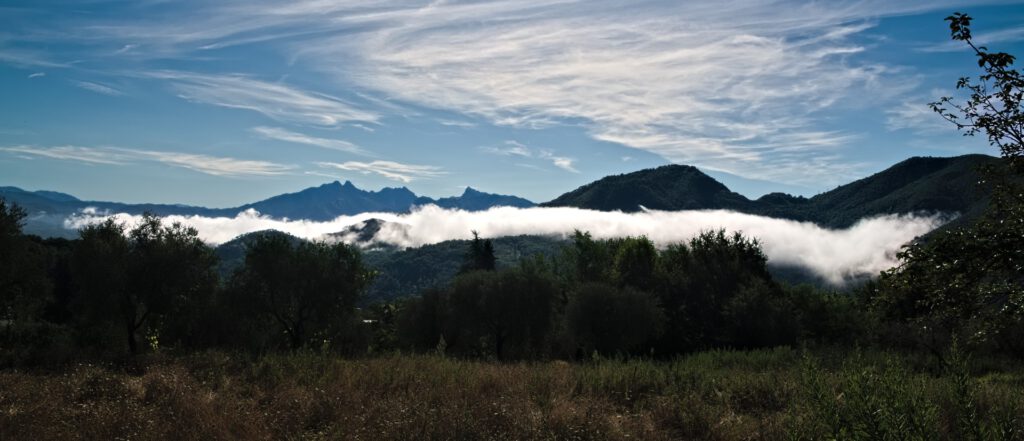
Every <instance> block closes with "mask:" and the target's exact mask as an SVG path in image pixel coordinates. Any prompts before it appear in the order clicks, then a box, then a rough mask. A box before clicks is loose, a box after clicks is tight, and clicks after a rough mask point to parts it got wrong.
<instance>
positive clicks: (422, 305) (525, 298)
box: [398, 266, 559, 359]
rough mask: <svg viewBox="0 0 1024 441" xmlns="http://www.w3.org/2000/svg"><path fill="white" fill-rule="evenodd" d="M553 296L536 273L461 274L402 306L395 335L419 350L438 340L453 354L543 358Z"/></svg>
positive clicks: (551, 284) (549, 283) (544, 276)
mask: <svg viewBox="0 0 1024 441" xmlns="http://www.w3.org/2000/svg"><path fill="white" fill-rule="evenodd" d="M558 295H559V290H558V286H557V284H556V281H555V279H554V277H553V276H552V275H551V274H550V273H548V272H546V271H542V270H541V269H538V268H531V267H529V266H524V267H520V268H510V269H503V270H500V271H474V272H469V273H465V274H462V275H460V276H458V277H456V278H455V280H453V281H452V284H451V287H450V288H449V289H445V290H440V289H434V290H428V291H427V292H425V293H424V295H423V296H422V297H421V298H419V299H415V300H409V301H407V302H406V303H405V305H404V307H403V309H402V310H400V314H399V319H398V323H399V335H400V336H402V339H403V340H404V342H405V343H406V344H407V345H409V346H411V347H414V348H418V349H421V350H430V349H434V348H436V347H437V345H438V344H439V342H440V341H444V342H445V343H444V346H445V348H446V350H447V351H448V352H450V353H453V354H464V355H483V356H487V355H492V356H494V357H496V358H498V359H505V358H536V357H543V356H546V355H547V354H548V353H549V348H550V345H551V339H552V336H553V333H554V324H555V312H556V307H557V305H558V301H559V298H558Z"/></svg>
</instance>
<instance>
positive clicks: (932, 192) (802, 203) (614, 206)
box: [0, 155, 999, 237]
mask: <svg viewBox="0 0 1024 441" xmlns="http://www.w3.org/2000/svg"><path fill="white" fill-rule="evenodd" d="M998 164H999V162H998V160H997V159H996V158H994V157H991V156H986V155H965V156H958V157H951V158H922V157H915V158H910V159H907V160H905V161H902V162H900V163H898V164H896V165H894V166H892V167H890V168H888V169H886V170H884V171H882V172H879V173H877V174H874V175H872V176H869V177H867V178H864V179H861V180H858V181H854V182H851V183H849V184H846V185H843V186H840V187H837V188H836V189H834V190H831V191H828V192H825V193H821V194H819V195H816V196H814V197H811V198H804V197H798V196H791V195H787V194H781V193H772V194H767V195H765V196H762V197H760V198H758V199H756V200H751V199H748V198H746V197H744V196H743V195H740V194H738V193H735V192H733V191H731V190H729V188H728V187H726V186H725V185H723V184H722V183H720V182H718V181H716V180H715V179H713V178H711V177H710V176H708V175H706V174H704V173H703V172H701V171H700V170H698V169H697V168H695V167H691V166H686V165H667V166H663V167H659V168H654V169H647V170H640V171H637V172H633V173H628V174H623V175H615V176H608V177H605V178H603V179H600V180H598V181H595V182H592V183H590V184H587V185H584V186H582V187H580V188H578V189H576V190H573V191H570V192H568V193H565V194H563V195H561V196H559V197H557V198H555V199H554V200H552V201H550V202H547V203H543V204H541V206H543V207H576V208H585V209H592V210H600V211H622V212H626V213H630V212H637V211H641V210H643V209H645V208H646V209H652V210H665V211H679V210H708V209H724V210H731V211H735V212H739V213H746V214H754V215H761V216H768V217H773V218H781V219H789V220H797V221H808V222H813V223H815V224H818V225H820V226H823V227H828V228H846V227H849V226H851V225H853V224H854V223H856V222H857V221H858V220H860V219H863V218H865V217H870V216H877V215H882V214H901V213H927V214H934V213H948V214H959V215H960V216H961V218H963V219H969V218H973V217H974V216H975V215H976V214H977V213H979V212H980V210H981V209H983V208H984V207H985V206H986V204H987V190H986V189H985V188H983V187H982V186H979V185H978V182H979V181H980V180H981V179H980V177H979V175H978V169H979V167H985V166H998ZM0 197H4V198H6V199H8V200H9V201H12V202H15V203H17V204H19V205H21V206H22V207H24V208H25V209H26V210H27V211H28V213H29V219H28V222H27V225H26V231H27V232H29V233H32V234H39V235H43V236H66V237H67V236H73V235H74V231H73V230H68V229H66V228H64V225H63V221H64V219H66V218H67V217H68V216H71V215H73V214H75V213H78V212H81V211H82V210H85V209H94V210H96V211H97V212H98V213H126V214H141V213H143V212H151V213H154V214H157V215H161V216H166V215H185V216H191V215H195V216H203V217H234V216H236V215H237V214H238V213H239V212H242V211H245V210H250V209H252V210H255V211H257V212H259V213H260V214H262V215H264V216H269V217H271V218H275V219H292V220H295V219H305V220H311V221H328V220H332V219H335V218H337V217H339V216H351V215H356V214H360V213H368V212H380V213H408V212H409V211H410V210H412V209H413V208H414V207H417V206H426V205H437V206H439V207H441V208H448V209H461V210H466V211H482V210H487V209H490V208H492V207H499V206H510V207H519V208H527V207H532V206H534V203H533V202H530V201H528V200H526V199H523V198H519V197H516V196H506V195H498V194H491V193H484V192H480V191H477V190H474V189H472V188H466V190H465V191H464V192H463V194H462V195H460V196H455V197H447V198H440V199H437V200H435V199H431V198H428V197H423V196H417V195H416V194H415V193H413V192H412V191H411V190H409V189H408V188H405V187H401V188H383V189H381V190H379V191H366V190H361V189H359V188H356V186H355V185H353V184H352V183H351V182H345V183H344V184H342V183H340V182H337V181H335V182H331V183H327V184H324V185H321V186H318V187H310V188H307V189H304V190H302V191H299V192H295V193H287V194H282V195H278V196H274V197H271V198H268V199H265V200H262V201H258V202H254V203H250V204H245V205H241V206H238V207H233V208H207V207H196V206H188V205H173V204H172V205H167V204H123V203H117V202H98V201H82V200H79V199H78V198H75V197H74V196H72V195H68V194H64V193H58V192H52V191H35V192H29V191H25V190H21V189H19V188H15V187H0ZM377 229H379V226H378V228H377Z"/></svg>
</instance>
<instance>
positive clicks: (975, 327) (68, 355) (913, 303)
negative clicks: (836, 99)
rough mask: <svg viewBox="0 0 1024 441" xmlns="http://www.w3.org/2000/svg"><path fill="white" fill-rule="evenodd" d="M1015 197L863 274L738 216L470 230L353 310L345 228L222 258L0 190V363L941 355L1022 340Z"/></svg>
mask: <svg viewBox="0 0 1024 441" xmlns="http://www.w3.org/2000/svg"><path fill="white" fill-rule="evenodd" d="M997 200H998V201H1002V202H1005V201H1007V200H1008V199H1006V198H1003V197H1000V198H997ZM1022 206H1024V204H1019V203H1002V204H1001V205H998V206H995V207H994V208H993V209H992V210H990V213H989V214H988V216H987V217H985V218H984V219H983V220H982V221H981V222H978V223H977V224H975V225H973V226H970V227H965V228H961V229H955V230H949V231H945V232H942V233H940V234H937V235H936V236H934V237H932V238H931V239H930V240H928V241H926V242H920V243H915V244H912V245H911V246H909V247H907V248H906V249H905V250H904V252H903V253H902V254H901V255H900V258H901V259H902V260H901V262H902V263H901V265H900V266H898V267H896V268H894V269H892V270H890V271H887V272H885V273H883V274H882V276H881V277H880V278H879V279H878V280H877V281H875V282H871V283H869V284H867V285H866V286H864V287H862V288H860V289H857V290H854V291H853V292H844V293H837V292H828V291H824V290H821V289H818V288H814V287H811V286H806V285H801V286H790V285H786V284H780V283H779V282H777V281H776V280H774V279H773V278H772V276H771V274H770V273H769V272H768V270H767V266H766V261H767V259H766V257H765V255H764V253H763V251H762V250H761V247H760V245H759V244H758V242H757V241H756V240H755V239H753V238H748V237H744V236H743V235H741V234H738V233H735V234H727V233H726V232H724V231H707V232H704V233H702V234H700V235H699V236H697V237H695V238H693V239H691V240H690V241H688V242H686V243H679V244H674V245H670V246H668V247H665V248H661V249H659V248H657V247H655V246H654V244H653V243H652V242H651V241H650V240H648V239H647V238H644V237H628V238H620V239H612V240H595V239H593V238H592V237H591V236H590V235H589V234H587V233H583V232H577V233H575V235H574V236H573V237H572V238H571V240H570V241H569V242H568V245H566V246H564V248H563V249H562V252H561V253H560V254H557V255H554V256H547V257H545V256H541V255H537V256H533V257H530V258H525V259H522V260H521V261H519V262H518V263H517V264H513V265H505V266H503V267H502V268H498V265H497V262H496V260H497V259H496V258H495V250H494V246H493V244H492V242H491V241H490V240H486V239H482V238H480V237H474V239H473V240H472V241H471V242H469V246H468V247H467V248H468V249H467V251H466V255H465V258H464V261H463V264H462V266H461V268H460V270H459V274H458V275H457V276H456V277H454V279H453V280H451V281H450V282H449V283H447V284H443V285H440V286H437V287H434V288H430V289H426V290H424V291H423V292H422V293H420V295H418V296H413V297H409V298H404V299H399V300H396V301H392V302H390V303H379V304H375V305H372V306H369V307H365V308H363V309H360V308H358V307H357V306H359V305H361V304H363V303H362V302H361V301H362V300H363V299H364V298H365V296H366V292H367V288H368V286H369V285H370V283H371V282H372V281H373V280H374V278H375V277H377V276H378V275H379V274H378V273H377V271H376V270H375V269H373V268H371V267H369V266H368V265H367V264H366V263H365V262H364V260H363V258H362V255H361V254H360V252H359V251H358V249H356V248H354V247H351V246H348V245H345V244H342V243H336V244H329V243H323V242H307V241H302V240H297V239H295V238H291V237H289V236H287V235H281V234H273V233H263V234H257V237H255V238H254V239H253V240H251V241H248V242H247V244H246V249H245V257H244V262H243V263H242V264H241V265H240V266H239V267H238V268H236V269H235V270H234V271H233V272H232V273H231V274H228V275H225V276H222V275H220V274H219V273H218V258H217V256H216V254H215V253H214V252H213V250H212V249H211V248H210V247H209V246H207V245H206V244H205V243H203V242H202V241H201V240H200V239H199V237H198V234H197V232H196V230H194V229H192V228H189V227H185V226H183V225H180V224H171V225H167V224H165V223H163V222H162V221H161V219H160V218H158V217H154V216H145V217H144V218H143V219H142V220H141V221H140V222H139V223H138V224H136V225H123V224H119V223H117V222H116V221H114V220H113V219H110V220H107V221H105V222H102V223H99V224H95V225H90V226H87V227H85V228H83V229H82V230H80V232H79V237H78V238H77V239H75V240H64V239H41V238H39V237H35V236H27V235H24V234H22V232H21V225H22V220H23V219H24V217H25V213H24V212H23V211H22V210H21V209H19V208H18V207H16V206H13V205H9V204H6V203H5V202H3V201H2V200H0V296H2V297H0V302H2V303H0V345H2V346H0V349H2V352H0V363H3V364H4V365H13V364H32V363H50V362H59V361H62V360H69V359H75V358H80V357H100V358H119V357H124V356H128V355H132V354H137V353H140V352H150V351H191V350H200V349H207V348H220V349H227V350H232V351H240V352H247V353H253V354H262V353H268V352H275V351H294V350H299V349H303V350H313V351H325V352H332V353H339V354H348V355H359V354H367V353H381V352H392V351H415V352H437V353H442V354H446V355H451V356H460V357H482V358H488V359H497V360H519V359H550V358H561V359H585V358H591V357H594V356H595V355H599V356H642V357H655V358H670V357H674V356H677V355H680V354H685V353H690V352H694V351H699V350H705V349H714V348H734V349H752V348H763V347H774V346H794V345H829V346H836V345H840V346H842V345H860V346H868V345H876V346H883V347H890V348H891V347H897V348H908V349H924V350H926V351H929V352H932V353H934V354H936V355H938V356H940V357H941V356H942V354H943V353H944V352H945V351H946V349H948V347H949V346H950V345H951V344H952V343H953V342H954V341H959V342H960V344H961V346H963V347H967V348H971V349H975V350H985V351H989V352H999V353H1006V354H1011V355H1014V356H1020V355H1024V347H1022V346H1024V345H1022V344H1021V343H1020V342H1021V341H1024V339H1022V338H1021V337H1024V327H1022V323H1024V320H1022V319H1021V318H1022V316H1024V294H1022V291H1024V290H1022V289H1021V286H1022V281H1024V278H1022V277H1021V274H1022V271H1021V265H1020V262H1022V261H1024V259H1022V257H1024V243H1022V242H1024V239H1022V238H1024V216H1022V213H1024V210H1022V209H1021V207H1022ZM992 255H995V256H996V257H995V258H994V259H993V258H991V256H992Z"/></svg>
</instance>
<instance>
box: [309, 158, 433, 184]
mask: <svg viewBox="0 0 1024 441" xmlns="http://www.w3.org/2000/svg"><path fill="white" fill-rule="evenodd" d="M317 165H319V166H321V167H324V168H335V169H338V170H347V171H354V172H359V173H362V174H371V173H373V174H377V175H380V176H383V177H385V178H387V179H390V180H392V181H399V182H403V183H406V184H408V183H410V182H412V181H415V180H417V179H429V178H436V177H439V176H443V175H446V174H448V173H447V172H445V171H443V170H442V169H441V168H440V167H435V166H432V165H414V164H402V163H398V162H393V161H373V162H358V161H348V162H342V163H337V162H318V163H317Z"/></svg>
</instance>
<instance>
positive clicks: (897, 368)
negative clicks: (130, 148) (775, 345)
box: [0, 349, 1024, 440]
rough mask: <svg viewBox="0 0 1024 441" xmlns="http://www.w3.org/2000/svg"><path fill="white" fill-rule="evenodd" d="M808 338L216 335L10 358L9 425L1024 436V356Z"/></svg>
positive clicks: (161, 434)
mask: <svg viewBox="0 0 1024 441" xmlns="http://www.w3.org/2000/svg"><path fill="white" fill-rule="evenodd" d="M951 360H953V361H952V362H950V363H949V367H947V368H945V369H938V368H934V367H933V366H927V365H926V363H924V362H922V360H921V359H919V358H917V357H914V356H907V355H899V354H887V353H880V352H863V353H856V354H853V355H848V356H843V355H840V354H839V353H828V352H818V353H816V354H811V353H807V352H801V351H798V350H791V349H775V350H763V351H748V352H740V351H714V352H704V353H698V354H694V355H691V356H688V357H684V358H680V359H677V360H675V361H671V362H655V361H646V360H614V359H613V360H594V361H591V362H586V363H578V364H569V363H565V362H560V361H555V362H534V363H517V364H501V363H493V362H481V361H464V360H458V359H451V358H443V357H439V356H420V355H413V356H409V355H393V356H384V357H377V358H367V359H342V358H337V357H332V356H325V355H319V354H314V353H296V354H290V355H269V356H265V357H262V358H258V359H250V358H247V357H242V356H236V355H233V354H227V353H220V352H210V353H202V354H194V355H189V356H179V357H154V358H150V359H147V360H144V361H143V362H142V363H141V369H139V370H137V371H136V370H130V372H132V373H128V372H129V371H126V369H125V368H124V367H119V366H99V365H89V364H80V365H73V366H68V367H67V368H66V369H64V370H62V371H59V372H19V371H4V372H0V439H4V440H6V439H33V440H35V439H41V440H46V439H61V440H64V439H141V440H145V439H196V440H208V439H295V440H298V439H417V440H419V439H424V440H433V439H437V440H441V439H446V440H447V439H455V440H463V439H464V440H476V439H552V440H553V439H572V440H586V439H622V440H625V439H645V440H646V439H650V440H661V439H665V440H667V439H709V440H741V439H779V440H782V439H842V440H860V439H865V440H867V439H871V440H875V439H878V440H886V439H893V440H896V439H899V440H915V439H922V440H924V439H927V440H932V439H937V440H943V439H965V440H966V439H971V440H973V439H985V440H988V439H992V440H1004V439H1005V440H1012V439H1024V438H1022V433H1024V432H1022V417H1024V414H1022V407H1021V405H1020V404H1021V396H1020V393H1021V391H1022V390H1024V389H1022V387H1024V369H1021V368H1020V367H1019V366H1016V365H1014V364H1012V363H1006V362H999V361H992V360H989V361H987V362H985V363H984V366H985V369H984V370H983V371H978V370H974V371H972V370H971V364H969V362H968V360H966V358H956V357H951Z"/></svg>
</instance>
